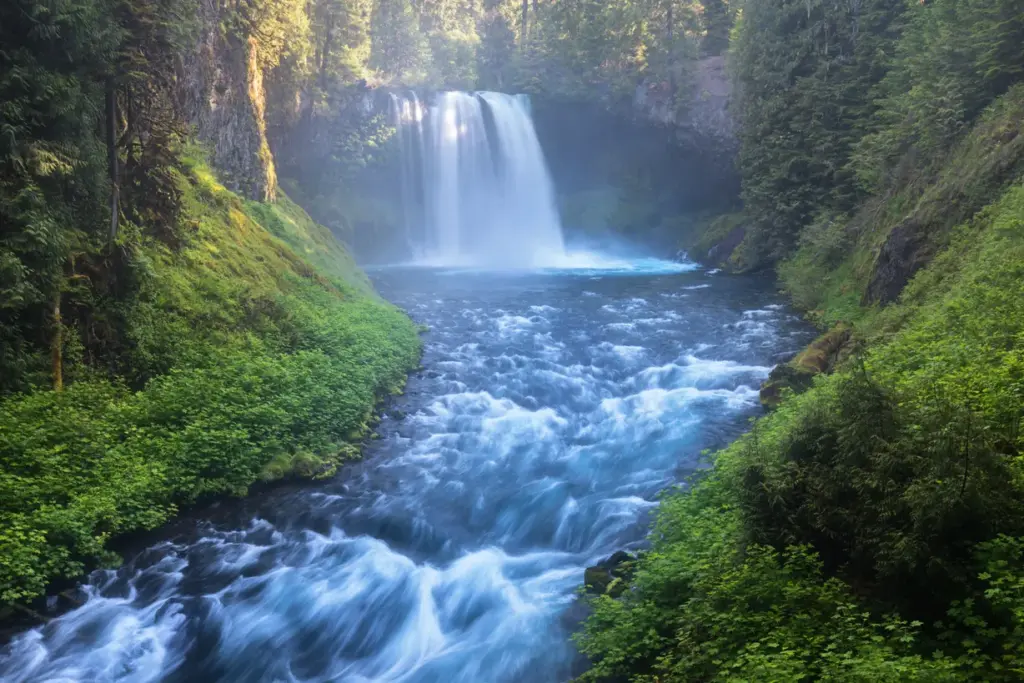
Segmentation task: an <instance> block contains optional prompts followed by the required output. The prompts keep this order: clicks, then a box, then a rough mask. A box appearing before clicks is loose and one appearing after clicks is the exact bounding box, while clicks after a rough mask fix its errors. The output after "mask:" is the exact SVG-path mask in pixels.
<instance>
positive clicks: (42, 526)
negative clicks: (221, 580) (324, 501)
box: [0, 165, 419, 602]
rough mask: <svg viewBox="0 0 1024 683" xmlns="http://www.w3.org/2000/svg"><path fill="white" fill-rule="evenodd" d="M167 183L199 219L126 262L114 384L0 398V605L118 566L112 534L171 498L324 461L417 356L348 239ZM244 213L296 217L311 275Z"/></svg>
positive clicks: (197, 185) (211, 185)
mask: <svg viewBox="0 0 1024 683" xmlns="http://www.w3.org/2000/svg"><path fill="white" fill-rule="evenodd" d="M179 181H180V184H181V188H182V190H183V196H184V200H185V203H184V205H185V208H186V210H185V218H184V220H189V221H195V222H196V223H197V224H198V229H197V231H196V232H195V234H194V235H193V237H192V238H191V240H190V241H189V243H188V244H187V245H186V246H185V247H184V248H183V249H181V250H179V251H172V250H170V249H168V248H167V247H165V246H162V245H160V244H158V243H151V244H148V245H147V246H146V247H145V248H144V249H143V250H141V252H140V253H138V254H135V256H134V258H135V259H137V260H138V261H139V262H140V263H141V265H142V267H141V268H140V272H141V273H143V279H142V282H141V288H140V291H139V292H138V294H137V296H136V297H135V298H134V300H132V301H131V302H129V304H128V308H127V310H126V311H125V319H126V321H127V323H128V330H129V332H130V339H131V341H132V344H131V346H130V348H129V349H128V350H127V352H126V357H125V360H124V363H125V365H126V367H128V368H131V370H132V372H130V373H129V374H128V375H127V377H126V379H127V385H125V384H122V383H119V382H118V381H111V380H110V379H107V378H96V377H93V378H91V379H83V380H81V381H77V382H74V383H73V384H71V385H70V386H69V387H68V388H67V389H66V390H65V391H63V392H54V391H37V392H34V393H29V394H22V395H14V396H11V397H8V398H6V399H5V400H4V401H3V402H0V529H3V531H2V532H0V601H4V602H15V601H24V600H27V599H31V598H33V597H36V596H38V595H41V594H42V593H43V592H44V591H45V589H46V587H47V585H48V584H49V583H50V582H51V581H52V580H54V579H57V578H60V577H68V578H72V577H75V576H77V575H78V574H80V573H81V572H82V571H83V570H84V569H86V568H88V567H90V566H94V565H96V564H103V563H109V562H111V561H116V558H115V557H113V556H112V555H111V554H110V553H109V552H107V551H106V550H105V549H104V548H105V544H106V542H107V541H108V540H109V539H110V538H112V537H114V536H117V535H118V534H123V533H126V532H128V531H134V530H140V529H149V528H153V527H155V526H157V525H159V524H161V523H162V522H164V521H166V520H167V519H168V518H169V517H170V516H171V515H173V514H174V513H175V511H176V506H177V505H179V504H182V503H190V502H193V501H195V500H197V499H199V498H201V497H203V496H209V495H214V494H232V495H240V494H244V493H245V492H246V491H247V489H248V487H249V485H250V484H252V483H253V482H255V481H258V480H272V479H276V478H281V477H285V476H292V475H300V476H316V475H324V474H327V473H330V472H332V471H333V469H334V468H335V467H336V466H337V464H338V463H339V462H341V461H342V460H344V459H346V458H349V457H352V456H353V455H354V454H355V453H356V452H357V451H356V449H355V447H354V444H357V443H358V442H359V441H360V440H361V439H363V438H364V437H365V436H366V434H367V432H368V429H369V423H370V420H371V417H372V414H373V410H374V407H375V406H376V404H377V402H378V401H379V400H380V399H382V398H384V397H385V396H387V395H389V394H391V393H393V392H396V391H398V390H400V389H401V387H402V385H403V383H404V380H405V373H406V372H407V371H408V370H410V369H412V368H413V367H415V365H416V364H417V362H418V357H419V341H418V337H417V331H416V328H415V326H414V325H413V324H412V322H411V321H410V320H409V319H408V318H407V317H406V316H405V315H404V314H403V313H402V312H401V311H399V310H398V309H396V308H394V307H393V306H391V305H389V304H387V303H385V302H383V301H382V300H380V299H379V298H378V297H377V296H376V295H375V294H373V293H372V290H370V289H369V285H368V284H367V283H366V281H365V278H363V277H362V276H361V275H359V274H358V273H357V272H356V271H355V268H354V265H352V263H351V261H350V260H338V261H336V262H332V261H331V260H330V258H331V256H332V255H336V254H338V253H341V254H343V253H344V250H343V249H342V248H341V247H340V246H337V245H336V244H334V243H332V242H331V240H332V239H333V238H331V236H330V234H329V233H327V232H326V230H325V229H324V228H322V227H320V226H317V225H316V224H315V223H312V221H310V220H309V219H308V217H304V216H303V215H301V210H299V209H298V208H297V207H295V206H294V205H292V204H288V203H285V204H283V205H282V206H281V207H277V208H273V209H270V208H258V209H257V208H254V207H252V206H246V205H243V203H242V202H241V201H240V200H239V199H238V198H237V197H235V196H234V195H232V194H231V193H229V192H227V190H224V189H223V188H222V187H220V186H219V185H217V184H216V182H215V181H214V180H213V178H212V176H211V175H209V172H208V170H207V169H206V168H205V167H203V166H201V165H195V166H193V167H192V170H191V175H190V176H189V177H182V178H179ZM250 214H252V215H255V216H262V217H266V216H267V215H272V216H276V217H277V218H276V219H275V220H279V221H284V222H285V223H287V224H288V225H294V226H296V227H295V229H294V231H293V232H292V233H291V234H290V235H289V236H288V237H289V240H290V242H291V243H293V244H294V245H295V248H296V249H300V250H301V251H306V249H305V247H303V245H305V246H306V247H308V251H309V253H311V254H313V255H314V256H316V258H317V259H319V262H320V263H321V264H322V268H323V269H322V270H319V269H317V268H314V267H313V266H312V265H310V264H309V263H308V262H306V261H305V260H303V259H302V258H300V257H299V256H297V255H296V254H295V252H294V251H293V250H292V248H291V247H289V246H288V245H286V244H285V243H284V242H282V241H281V240H280V239H279V238H278V237H275V236H273V235H272V234H271V233H270V232H268V231H267V230H265V229H264V228H263V227H262V226H261V225H260V224H259V223H256V222H254V221H253V220H252V219H251V218H250V217H249V216H250ZM286 219H287V220H286ZM288 221H291V223H288ZM299 227H301V230H299ZM278 230H284V228H282V227H281V226H278ZM332 245H333V246H332ZM133 387H134V388H133Z"/></svg>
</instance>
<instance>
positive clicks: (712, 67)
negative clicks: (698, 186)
mask: <svg viewBox="0 0 1024 683" xmlns="http://www.w3.org/2000/svg"><path fill="white" fill-rule="evenodd" d="M679 89H680V92H679V93H678V95H677V96H676V97H673V88H672V84H670V83H668V82H666V81H652V80H645V81H644V82H643V83H641V84H640V85H638V86H637V88H636V91H635V93H634V95H633V110H634V113H635V115H637V116H638V117H641V118H644V119H647V120H650V121H654V122H657V123H660V124H663V125H666V126H671V127H673V128H675V129H676V133H677V135H678V137H679V139H680V143H681V144H682V145H683V146H685V147H689V148H692V149H697V150H700V151H702V152H704V153H707V154H710V155H713V157H714V158H715V159H718V160H719V161H720V162H721V163H722V164H724V165H728V166H731V165H732V162H733V157H734V156H735V153H736V150H737V146H738V143H737V140H736V127H735V124H734V122H733V120H732V116H731V115H730V113H729V102H730V100H731V98H732V91H733V88H732V82H731V81H730V80H729V77H728V74H727V73H726V70H725V57H723V56H720V55H719V56H714V57H705V58H703V59H701V60H698V61H697V62H696V65H695V68H694V69H693V71H692V72H691V75H690V76H689V77H688V79H687V82H685V83H684V84H682V85H680V86H679Z"/></svg>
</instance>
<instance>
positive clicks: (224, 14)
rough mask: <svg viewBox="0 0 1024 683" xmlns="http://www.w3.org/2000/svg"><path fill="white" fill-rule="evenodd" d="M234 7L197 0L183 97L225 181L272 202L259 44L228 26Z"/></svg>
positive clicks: (183, 67)
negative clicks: (192, 45)
mask: <svg viewBox="0 0 1024 683" xmlns="http://www.w3.org/2000/svg"><path fill="white" fill-rule="evenodd" d="M231 11H232V10H231V9H228V8H226V7H225V6H223V5H222V4H221V3H219V2H217V1H216V0H200V2H199V3H198V24H199V27H200V28H199V31H198V33H197V40H196V42H195V45H194V49H191V50H188V51H186V52H185V53H184V54H182V55H181V59H180V72H179V78H178V82H179V84H180V91H179V98H180V100H181V103H182V105H183V107H184V109H185V111H186V113H187V116H188V118H189V120H190V121H191V122H192V124H193V125H194V126H195V129H196V134H197V136H198V137H199V139H200V140H201V141H202V142H204V143H206V144H207V145H208V146H209V148H210V150H211V152H212V157H211V159H210V161H211V162H212V164H213V166H214V167H215V168H216V169H217V171H218V172H219V175H220V177H221V178H222V179H223V181H224V184H225V185H226V186H227V187H229V188H230V189H231V190H233V191H234V192H237V193H238V194H241V195H242V196H244V197H246V198H247V199H252V200H257V201H272V200H273V199H274V198H275V193H276V190H277V175H276V173H275V171H274V159H273V156H272V155H271V153H270V147H269V145H268V144H267V134H266V120H265V107H266V98H265V92H264V88H263V70H262V67H261V66H260V60H259V54H258V50H259V47H258V44H257V42H256V40H255V39H254V38H252V37H249V38H244V37H241V36H240V35H239V33H238V32H235V31H225V30H224V22H225V21H227V19H228V13H229V12H231Z"/></svg>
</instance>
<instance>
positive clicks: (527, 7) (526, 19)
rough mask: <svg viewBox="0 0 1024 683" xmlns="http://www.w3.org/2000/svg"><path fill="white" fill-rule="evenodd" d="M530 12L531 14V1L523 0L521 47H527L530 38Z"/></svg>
mask: <svg viewBox="0 0 1024 683" xmlns="http://www.w3.org/2000/svg"><path fill="white" fill-rule="evenodd" d="M529 12H530V0H523V31H522V35H521V36H520V38H519V41H520V43H519V44H520V46H521V47H525V46H526V41H527V39H528V38H529V33H530V32H529V28H530V26H529V18H530V17H529Z"/></svg>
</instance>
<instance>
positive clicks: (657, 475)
mask: <svg viewBox="0 0 1024 683" xmlns="http://www.w3.org/2000/svg"><path fill="white" fill-rule="evenodd" d="M374 276H375V277H374V279H375V280H376V283H377V285H378V288H379V289H380V291H381V292H382V294H383V295H384V296H386V297H387V298H389V299H391V300H392V301H394V302H395V303H397V304H398V305H400V306H403V307H404V308H405V309H406V310H407V311H409V313H410V315H411V316H412V317H413V318H414V319H415V320H416V321H417V322H419V323H422V324H424V325H426V326H428V327H429V330H430V331H429V332H427V333H426V334H425V336H424V342H425V356H424V366H425V370H424V371H423V372H421V373H419V374H417V375H415V376H413V377H412V378H410V381H409V385H408V391H407V392H406V394H405V395H404V396H403V397H401V398H400V399H398V400H397V401H396V402H395V403H394V404H393V405H392V407H391V408H390V410H389V412H388V414H387V415H386V416H385V418H384V419H383V421H382V422H381V424H380V426H379V429H378V433H379V437H380V438H379V439H377V440H374V441H373V442H371V444H370V445H369V446H368V448H367V449H366V458H365V459H364V461H362V462H360V463H357V464H354V465H351V466H349V467H347V468H345V469H343V470H342V471H341V472H340V473H339V474H338V476H337V477H335V478H334V479H332V480H330V481H326V482H317V483H310V484H307V485H302V486H294V487H287V488H281V489H277V490H274V491H272V492H270V493H264V494H260V495H259V496H256V497H253V498H250V499H248V500H246V501H239V502H227V503H221V504H220V505H219V506H216V507H217V508H218V509H215V510H213V511H212V512H209V514H206V515H196V517H202V519H197V518H192V519H185V520H182V521H180V522H179V523H177V524H176V525H174V526H172V527H171V528H170V529H168V530H165V531H164V532H163V539H164V540H160V541H159V542H155V543H154V544H153V545H151V546H149V547H147V548H145V549H142V550H141V551H136V552H135V553H133V554H132V555H130V556H129V557H128V558H127V559H128V562H127V563H126V564H125V565H124V566H123V567H121V568H120V569H118V570H116V571H115V570H111V571H99V572H95V573H94V574H93V575H92V576H91V577H90V579H89V581H88V583H87V584H86V585H84V586H83V588H82V589H81V590H82V593H83V595H82V598H83V600H84V604H83V605H82V606H81V607H78V608H76V609H74V610H72V611H70V612H67V613H65V614H63V615H61V616H60V617H58V618H56V619H54V620H53V621H51V622H50V623H48V624H47V625H45V626H43V627H40V628H37V629H34V630H31V631H28V632H25V633H23V634H21V635H19V636H17V637H16V638H15V639H14V640H12V641H11V642H10V643H9V644H8V645H7V646H6V647H5V648H4V649H2V650H0V679H2V680H4V681H17V682H19V683H20V682H28V681H32V682H37V681H38V682H41V681H48V682H57V681H60V682H65V681H66V682H71V681H82V682H89V683H99V682H106V681H125V682H127V681H132V682H141V681H173V682H179V681H180V682H185V681H188V682H190V683H192V682H206V681H231V682H235V681H245V682H249V681H339V682H340V681H344V682H364V681H396V682H398V681H401V682H409V683H412V682H417V683H427V682H437V683H463V682H465V683H484V682H486V683H504V682H513V681H517V682H518V681H523V682H526V681H528V682H530V683H544V682H547V681H552V682H554V681H564V680H566V679H567V678H569V677H570V676H571V673H572V672H571V666H572V664H573V661H574V659H575V656H574V653H573V650H572V647H571V644H570V640H569V633H568V630H567V625H566V621H567V620H566V618H565V614H566V611H567V610H568V609H569V608H570V607H571V606H572V603H573V601H574V599H575V591H576V590H577V589H578V587H579V585H580V583H581V582H582V579H583V571H584V568H585V567H587V566H589V565H592V564H595V563H596V562H598V561H600V560H602V559H603V558H605V557H607V556H608V555H610V554H611V553H613V552H615V551H616V550H619V549H623V548H637V547H640V546H641V544H642V543H643V536H644V530H645V524H646V520H647V519H648V517H649V514H650V513H651V512H652V510H653V509H654V508H655V507H656V498H657V494H658V493H659V491H662V490H664V489H665V488H666V487H668V486H671V485H672V484H673V483H676V482H678V481H679V480H680V479H682V478H683V477H685V476H686V475H687V474H688V473H690V472H692V471H693V470H694V469H696V468H697V467H699V466H700V461H701V457H700V454H701V451H702V450H703V449H707V448H715V447H718V446H721V445H723V444H725V443H727V442H728V441H729V440H731V439H733V438H735V436H737V435H738V434H739V433H740V432H741V431H742V430H743V429H744V428H745V426H746V424H747V420H748V418H749V417H751V416H752V415H754V414H756V413H757V412H758V411H759V407H758V394H757V390H758V385H759V383H760V382H761V381H762V380H763V379H764V378H765V377H766V376H767V374H768V372H769V370H770V368H771V366H772V365H774V364H775V363H777V362H779V361H780V360H781V359H784V358H785V356H786V355H787V354H789V353H792V352H793V351H795V350H797V349H798V348H799V347H801V346H802V345H803V344H805V343H806V342H807V341H808V332H807V328H806V327H805V326H804V325H803V324H801V323H800V321H799V320H798V319H796V318H795V317H794V316H793V315H791V314H790V313H789V312H787V311H786V310H785V309H784V308H783V307H782V306H781V305H779V304H778V303H777V301H776V296H775V294H774V292H773V291H772V288H771V286H770V284H769V283H768V282H767V281H764V280H759V279H754V278H740V277H727V276H724V275H719V274H716V273H715V272H714V271H711V272H708V271H704V270H701V269H698V268H696V266H691V265H689V264H675V263H668V262H658V261H641V262H634V263H631V264H629V265H628V266H627V267H622V268H611V269H607V270H586V269H575V270H566V271H556V270H549V271H539V272H534V273H530V274H516V275H513V274H505V275H498V274H487V273H480V272H477V273H474V272H467V271H451V270H449V271H445V270H436V269H435V270H427V269H389V270H381V271H378V272H376V273H375V274H374Z"/></svg>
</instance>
